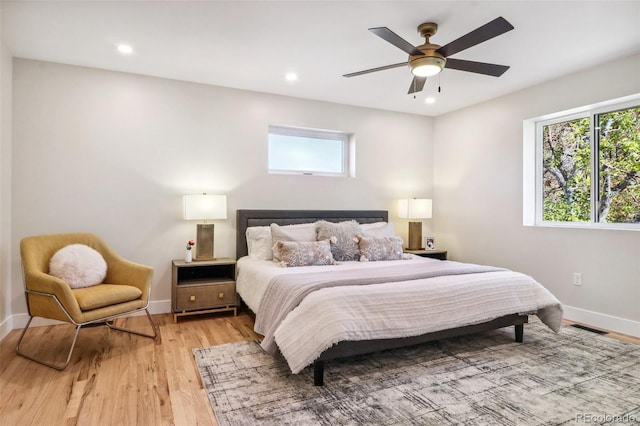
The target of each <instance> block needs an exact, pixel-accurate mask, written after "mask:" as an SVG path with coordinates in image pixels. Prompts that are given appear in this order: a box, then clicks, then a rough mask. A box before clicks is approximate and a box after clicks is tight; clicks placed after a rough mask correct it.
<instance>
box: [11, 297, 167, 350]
mask: <svg viewBox="0 0 640 426" xmlns="http://www.w3.org/2000/svg"><path fill="white" fill-rule="evenodd" d="M170 312H171V300H156V301H151V302H149V313H151V314H152V315H155V314H167V313H170ZM134 315H144V313H143V312H138V313H136V314H134ZM28 321H29V314H27V313H24V314H15V315H11V316H9V318H7V319H6V320H5V321H4V322H2V324H0V340H2V339H4V338H5V337H6V336H7V334H9V332H10V331H11V330H14V329H16V328H24V326H26V325H27V322H28ZM55 324H65V323H64V322H62V321H56V320H50V319H45V318H34V319H33V322H32V323H31V327H42V326H45V325H55Z"/></svg>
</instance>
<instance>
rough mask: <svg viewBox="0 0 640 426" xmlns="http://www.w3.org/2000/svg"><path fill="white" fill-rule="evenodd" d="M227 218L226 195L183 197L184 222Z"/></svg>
mask: <svg viewBox="0 0 640 426" xmlns="http://www.w3.org/2000/svg"><path fill="white" fill-rule="evenodd" d="M226 218H227V196H226V195H209V194H197V195H185V196H184V219H185V220H203V219H204V220H207V219H226Z"/></svg>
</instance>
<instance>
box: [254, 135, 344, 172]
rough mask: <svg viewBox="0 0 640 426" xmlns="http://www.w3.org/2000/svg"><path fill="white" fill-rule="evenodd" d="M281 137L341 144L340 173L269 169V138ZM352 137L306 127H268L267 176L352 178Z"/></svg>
mask: <svg viewBox="0 0 640 426" xmlns="http://www.w3.org/2000/svg"><path fill="white" fill-rule="evenodd" d="M272 134H275V135H283V136H293V137H304V138H311V139H324V140H327V139H328V140H335V141H340V142H342V159H341V163H342V164H341V168H342V171H341V172H328V171H321V170H291V169H274V168H271V158H270V152H269V151H270V147H269V144H270V141H269V137H270V136H271V135H272ZM352 145H353V135H352V134H350V133H346V132H341V131H337V130H323V129H312V128H306V127H292V126H282V125H271V124H270V125H269V128H268V133H267V170H268V172H269V174H285V175H303V176H330V177H348V176H352V169H353V167H352V165H351V157H352V156H353V152H352V151H354V149H353V147H352Z"/></svg>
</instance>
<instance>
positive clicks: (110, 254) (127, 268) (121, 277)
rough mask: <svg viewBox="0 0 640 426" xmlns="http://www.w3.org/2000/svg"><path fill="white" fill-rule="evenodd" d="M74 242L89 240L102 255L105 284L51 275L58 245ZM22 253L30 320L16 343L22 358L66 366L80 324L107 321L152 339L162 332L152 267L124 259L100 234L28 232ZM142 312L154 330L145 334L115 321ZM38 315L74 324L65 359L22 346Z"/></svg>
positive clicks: (21, 246)
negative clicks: (154, 311)
mask: <svg viewBox="0 0 640 426" xmlns="http://www.w3.org/2000/svg"><path fill="white" fill-rule="evenodd" d="M70 244H84V245H87V246H89V247H91V248H93V249H94V250H96V251H98V252H99V253H100V254H101V255H102V257H103V258H104V260H105V261H106V263H107V275H106V277H105V279H104V281H103V283H101V284H98V285H95V286H91V287H85V288H71V287H70V286H69V284H67V283H66V282H64V281H63V280H61V279H59V278H56V277H54V276H53V275H49V261H50V259H51V257H52V256H53V255H54V254H55V253H56V252H57V251H58V250H59V249H61V248H63V247H65V246H68V245H70ZM20 255H21V257H22V274H23V278H24V286H25V294H26V298H27V306H28V309H29V321H28V322H27V325H26V326H25V328H24V330H23V331H22V334H21V335H20V339H19V340H18V345H17V346H16V352H18V354H20V355H22V356H23V357H25V358H28V359H30V360H33V361H36V362H39V363H40V364H44V365H46V366H48V367H52V368H55V369H57V370H64V369H65V368H66V367H67V366H68V365H69V361H70V360H71V354H72V353H73V349H74V347H75V344H76V340H77V338H78V333H79V332H80V328H82V327H83V326H86V325H90V324H96V323H105V324H106V325H107V326H109V327H110V328H112V329H114V330H120V331H126V332H128V333H133V334H137V335H140V336H145V337H150V338H152V339H155V338H156V336H157V335H158V333H157V330H156V326H155V324H154V322H153V319H152V318H151V315H150V314H149V310H148V306H149V292H150V288H151V278H152V276H153V269H152V268H150V267H148V266H144V265H140V264H137V263H133V262H130V261H128V260H125V259H124V258H122V257H121V256H120V255H119V254H117V253H116V252H115V251H113V250H112V249H111V248H110V247H109V246H108V245H107V244H106V243H105V242H104V241H102V240H101V239H100V238H99V237H98V236H96V235H94V234H88V233H75V234H54V235H39V236H33V237H27V238H24V239H23V240H22V241H21V242H20ZM140 311H144V312H145V313H146V315H147V318H148V320H149V323H150V325H151V329H152V333H150V334H147V333H141V332H138V331H134V330H130V329H124V328H119V327H116V326H115V324H114V320H115V319H116V318H118V317H120V316H125V315H130V314H133V313H135V312H140ZM34 317H42V318H48V319H54V320H59V321H65V322H69V323H71V324H73V325H75V327H76V328H75V334H74V336H73V341H72V342H71V346H70V348H69V353H68V355H67V359H66V362H65V363H64V364H53V363H50V362H47V361H45V360H43V359H36V358H35V357H34V356H32V355H29V354H26V353H24V352H23V351H22V350H21V349H20V345H21V343H22V340H23V338H24V337H25V334H26V332H27V329H28V328H29V325H30V324H31V321H32V320H33V318H34Z"/></svg>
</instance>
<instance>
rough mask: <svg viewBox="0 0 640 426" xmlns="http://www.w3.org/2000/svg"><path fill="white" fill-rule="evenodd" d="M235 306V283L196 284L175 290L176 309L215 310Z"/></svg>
mask: <svg viewBox="0 0 640 426" xmlns="http://www.w3.org/2000/svg"><path fill="white" fill-rule="evenodd" d="M235 304H236V284H235V282H233V281H231V282H223V283H216V284H205V283H203V284H198V285H188V286H184V287H180V286H178V288H177V289H176V309H177V310H191V309H203V308H215V307H218V306H228V305H235Z"/></svg>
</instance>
